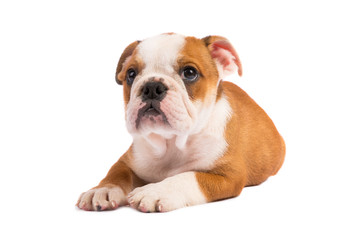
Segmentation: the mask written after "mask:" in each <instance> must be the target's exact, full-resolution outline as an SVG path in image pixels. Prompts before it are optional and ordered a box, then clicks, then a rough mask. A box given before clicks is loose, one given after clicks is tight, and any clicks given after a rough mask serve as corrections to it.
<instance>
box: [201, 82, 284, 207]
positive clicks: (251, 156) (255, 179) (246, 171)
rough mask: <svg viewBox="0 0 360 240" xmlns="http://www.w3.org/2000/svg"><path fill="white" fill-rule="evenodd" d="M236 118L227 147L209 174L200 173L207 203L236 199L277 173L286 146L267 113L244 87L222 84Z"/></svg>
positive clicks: (227, 132)
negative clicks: (246, 188) (243, 190)
mask: <svg viewBox="0 0 360 240" xmlns="http://www.w3.org/2000/svg"><path fill="white" fill-rule="evenodd" d="M221 85H222V88H223V91H224V94H225V96H226V97H227V99H228V101H229V103H230V106H231V108H232V110H233V115H232V117H231V119H230V121H229V122H228V124H227V126H226V129H225V138H226V140H227V142H228V144H229V145H228V148H227V151H226V152H225V154H224V155H223V156H222V157H221V158H220V159H219V160H217V163H216V167H215V168H214V169H212V170H211V171H209V172H207V173H197V174H196V176H197V179H198V182H199V185H200V187H201V189H202V191H203V193H204V195H205V196H206V197H207V199H208V201H214V200H218V199H224V198H229V197H234V196H237V195H238V194H240V192H241V191H242V189H243V187H245V186H252V185H257V184H260V183H262V182H264V181H265V180H266V179H267V178H268V177H269V176H271V175H274V174H276V173H277V171H278V170H279V168H280V167H281V165H282V163H283V161H284V157H285V144H284V141H283V139H282V137H281V136H280V134H279V133H278V131H277V130H276V128H275V126H274V124H273V122H272V121H271V119H270V118H269V117H268V116H267V114H266V113H265V112H264V111H263V110H262V109H261V108H260V107H259V106H258V105H257V104H256V103H255V102H254V100H252V99H251V98H250V97H249V96H248V95H247V94H246V93H245V92H244V91H243V90H242V89H241V88H239V87H238V86H236V85H234V84H232V83H229V82H222V83H221Z"/></svg>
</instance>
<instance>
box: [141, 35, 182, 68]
mask: <svg viewBox="0 0 360 240" xmlns="http://www.w3.org/2000/svg"><path fill="white" fill-rule="evenodd" d="M184 45H185V36H182V35H179V34H171V35H168V34H163V35H158V36H155V37H152V38H149V39H145V40H144V41H142V42H141V43H140V44H139V45H138V50H139V56H140V57H141V59H142V61H143V62H144V63H145V66H146V68H145V69H144V74H147V73H152V72H155V73H157V74H159V73H164V74H167V75H172V74H173V72H174V68H173V67H174V65H175V64H176V60H177V58H178V56H179V51H180V50H181V49H182V48H183V46H184Z"/></svg>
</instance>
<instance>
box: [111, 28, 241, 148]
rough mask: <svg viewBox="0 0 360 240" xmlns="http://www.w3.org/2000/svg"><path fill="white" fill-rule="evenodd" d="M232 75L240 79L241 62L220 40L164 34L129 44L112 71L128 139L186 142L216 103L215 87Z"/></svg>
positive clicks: (198, 129) (205, 120)
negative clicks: (119, 86)
mask: <svg viewBox="0 0 360 240" xmlns="http://www.w3.org/2000/svg"><path fill="white" fill-rule="evenodd" d="M235 71H237V72H238V73H239V75H241V64H240V61H239V58H238V56H237V54H236V52H235V50H234V49H233V47H232V46H231V44H230V43H229V42H228V41H227V40H226V39H225V38H222V37H218V36H209V37H206V38H203V39H197V38H194V37H185V36H182V35H178V34H163V35H159V36H156V37H152V38H149V39H146V40H144V41H141V42H140V41H136V42H134V43H132V44H130V45H129V46H128V47H127V48H126V49H125V50H124V52H123V54H122V56H121V57H120V60H119V63H118V67H117V71H116V80H117V82H118V83H119V84H122V85H123V86H124V101H125V110H126V125H127V129H128V131H129V133H130V134H132V135H133V136H134V137H136V136H139V135H140V136H147V135H150V134H157V135H161V136H163V137H165V138H166V139H171V138H173V137H175V136H177V137H179V136H183V137H184V138H183V139H186V136H188V135H190V134H194V133H196V132H198V131H201V129H202V128H203V127H204V125H205V124H206V123H207V122H208V121H209V119H208V118H209V115H210V113H211V110H212V107H213V105H214V104H215V102H216V100H217V99H218V97H219V89H218V83H219V81H220V80H221V79H222V78H223V77H224V76H226V75H228V74H231V73H233V72H235ZM178 145H181V144H178Z"/></svg>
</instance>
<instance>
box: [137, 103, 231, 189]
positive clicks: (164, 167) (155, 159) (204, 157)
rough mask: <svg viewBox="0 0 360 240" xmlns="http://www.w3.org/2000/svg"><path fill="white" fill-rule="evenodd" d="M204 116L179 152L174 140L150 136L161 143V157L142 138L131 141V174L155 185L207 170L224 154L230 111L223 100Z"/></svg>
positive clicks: (156, 149)
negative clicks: (177, 175) (167, 179)
mask: <svg viewBox="0 0 360 240" xmlns="http://www.w3.org/2000/svg"><path fill="white" fill-rule="evenodd" d="M204 112H206V114H204V116H202V117H201V118H199V122H198V123H196V124H195V126H197V127H198V128H201V130H197V131H195V129H194V132H193V133H190V134H189V135H188V137H187V141H186V143H185V146H184V147H183V148H182V149H179V148H178V146H177V144H176V142H177V141H179V140H178V139H177V137H176V136H174V137H173V138H170V139H167V138H165V137H164V136H161V135H157V134H154V135H152V137H153V138H154V139H157V140H156V141H158V142H160V141H161V142H162V147H163V149H162V150H163V151H164V153H163V154H161V155H159V154H158V148H156V147H154V145H153V144H150V143H149V141H147V140H146V139H145V138H144V137H141V136H137V137H135V138H134V145H133V154H134V160H133V161H132V166H131V167H132V169H133V170H134V172H135V173H136V174H137V175H138V176H139V177H140V178H142V179H144V180H146V181H148V182H159V181H162V180H163V179H165V178H167V177H170V176H174V175H176V174H179V173H182V172H187V171H196V170H199V171H206V170H209V169H211V167H212V166H213V165H214V163H215V161H216V160H217V159H218V158H219V157H221V156H222V155H223V154H224V151H225V150H226V147H227V143H226V140H225V136H224V134H225V127H226V124H227V122H228V120H229V119H230V117H231V114H232V110H231V107H230V105H229V103H228V101H227V100H226V97H225V96H224V97H222V98H221V99H220V100H219V101H218V102H217V103H216V104H214V106H213V107H211V109H207V110H204ZM154 141H155V140H154ZM154 141H153V142H154ZM182 144H183V143H182Z"/></svg>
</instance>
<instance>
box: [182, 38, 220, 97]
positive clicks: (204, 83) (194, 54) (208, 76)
mask: <svg viewBox="0 0 360 240" xmlns="http://www.w3.org/2000/svg"><path fill="white" fill-rule="evenodd" d="M185 40H186V44H185V46H184V48H183V49H182V50H181V52H180V54H179V59H178V65H179V70H181V69H182V68H184V67H185V66H192V67H194V68H196V69H197V70H198V71H199V74H200V77H199V79H198V80H197V81H196V82H193V83H185V85H186V87H187V89H188V92H189V94H191V96H192V99H193V100H201V101H205V98H206V96H207V95H208V94H210V93H211V92H213V91H214V89H216V85H217V81H218V77H219V74H218V72H217V70H216V65H215V63H214V61H213V60H212V58H211V55H210V52H209V50H208V48H207V47H206V46H205V44H204V42H203V41H202V40H201V39H197V38H194V37H186V39H185Z"/></svg>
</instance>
